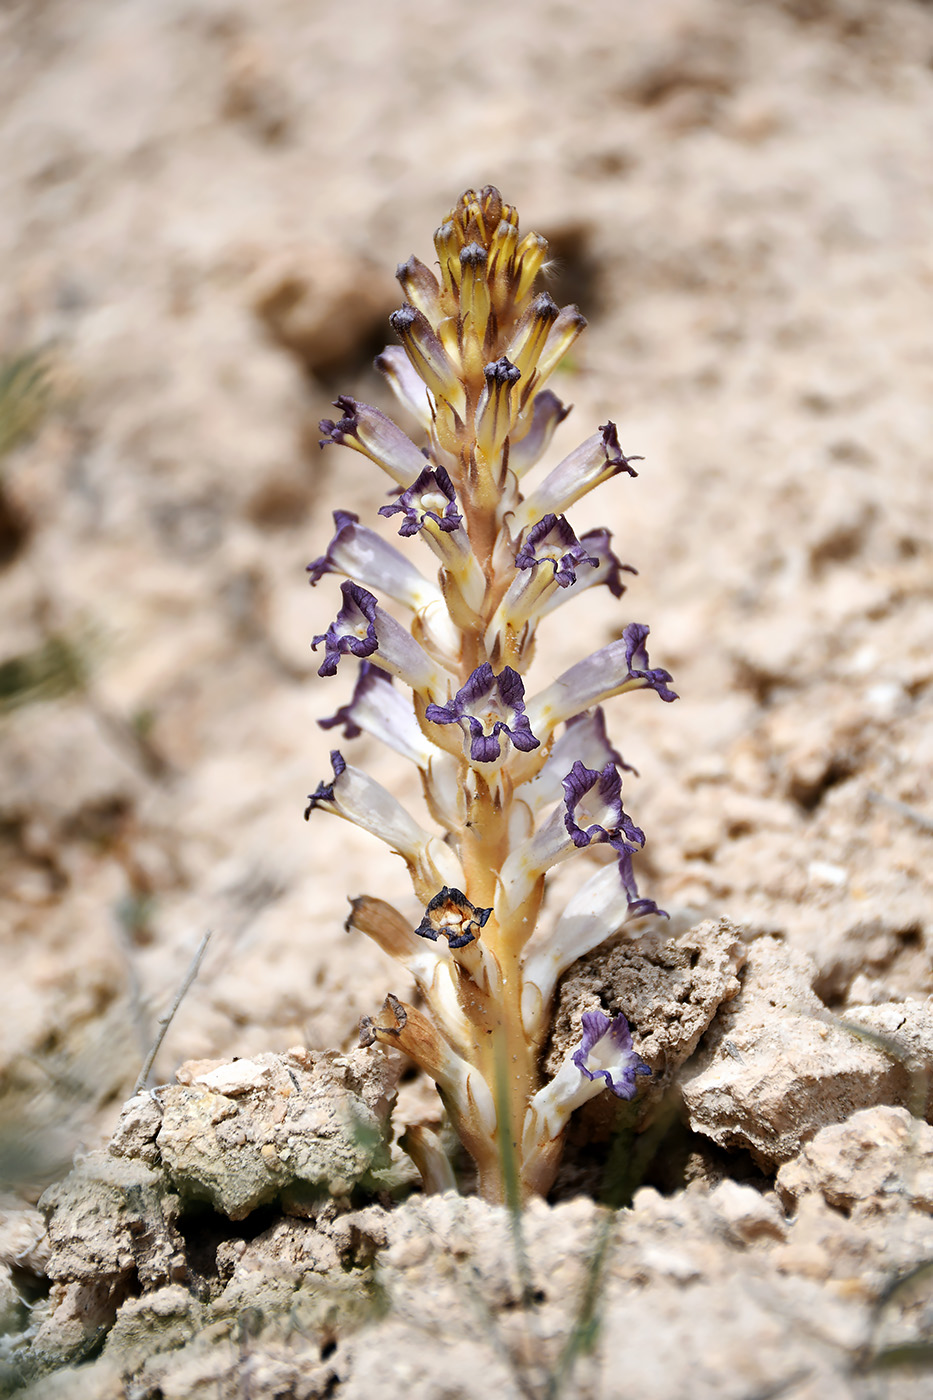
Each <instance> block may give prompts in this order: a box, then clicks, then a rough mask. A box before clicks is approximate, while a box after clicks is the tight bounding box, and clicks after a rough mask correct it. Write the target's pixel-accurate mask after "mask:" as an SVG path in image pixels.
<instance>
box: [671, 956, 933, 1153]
mask: <svg viewBox="0 0 933 1400" xmlns="http://www.w3.org/2000/svg"><path fill="white" fill-rule="evenodd" d="M813 976H814V967H813V964H812V963H811V962H810V960H809V959H808V958H806V957H804V956H803V955H802V954H799V953H795V952H792V951H791V950H790V949H788V948H787V947H786V946H785V945H784V944H783V943H781V942H780V941H779V940H778V939H776V938H771V937H766V938H761V939H758V940H757V941H756V942H753V943H752V944H751V945H750V946H749V949H748V962H747V965H746V968H745V972H744V975H743V979H742V990H741V992H740V993H739V995H738V996H736V997H735V999H734V1000H733V1001H731V1002H730V1003H729V1004H728V1005H727V1006H725V1007H724V1008H723V1009H722V1010H721V1011H720V1013H719V1015H718V1016H717V1018H716V1022H715V1024H714V1025H713V1026H712V1027H711V1029H710V1031H709V1032H708V1034H707V1035H706V1037H705V1039H704V1043H703V1046H702V1048H701V1050H700V1053H699V1054H698V1056H697V1058H696V1060H695V1061H694V1063H693V1064H691V1065H690V1066H688V1068H687V1070H686V1071H685V1073H684V1075H683V1077H682V1081H681V1082H682V1088H683V1095H684V1102H685V1105H686V1108H687V1113H688V1115H689V1121H690V1125H691V1127H692V1128H693V1129H694V1131H696V1132H700V1133H704V1134H705V1135H707V1136H708V1137H710V1138H712V1139H713V1141H714V1142H717V1143H719V1144H720V1145H721V1146H724V1147H745V1148H748V1149H749V1150H750V1151H751V1152H752V1153H753V1155H754V1156H755V1157H756V1158H757V1160H758V1161H760V1162H761V1163H762V1164H764V1165H765V1166H771V1165H774V1164H778V1163H781V1162H785V1161H787V1160H788V1159H789V1158H791V1157H793V1156H794V1154H795V1153H796V1152H797V1151H798V1150H799V1148H800V1145H801V1143H803V1142H805V1141H806V1140H807V1139H808V1138H810V1137H812V1136H813V1134H814V1133H816V1132H817V1131H818V1130H819V1129H820V1128H822V1127H825V1126H826V1125H828V1124H831V1123H838V1122H842V1121H843V1120H844V1119H845V1118H847V1117H848V1116H849V1115H850V1114H851V1113H852V1112H854V1111H855V1110H857V1109H860V1108H865V1107H868V1106H869V1105H871V1104H877V1103H885V1102H887V1103H891V1102H894V1103H905V1102H908V1101H909V1100H910V1099H911V1097H912V1095H913V1091H914V1082H915V1078H916V1068H917V1066H918V1065H923V1064H926V1065H929V1064H930V1062H931V1058H933V1057H931V1051H930V1049H929V1048H928V1047H929V1046H930V1045H931V1038H930V1036H929V1032H928V1029H927V1027H928V1023H929V1012H928V1011H927V1009H926V1008H922V1007H920V1006H919V1005H916V1008H915V1010H913V1011H912V1010H911V1008H910V1006H909V1005H907V1004H898V1005H897V1007H896V1010H895V1012H894V1013H890V1014H889V1013H888V1011H887V1010H886V1008H884V1007H868V1008H862V1009H860V1010H857V1011H855V1010H853V1011H850V1012H848V1013H847V1018H848V1020H850V1021H851V1022H852V1023H853V1029H847V1028H846V1026H845V1024H844V1023H843V1022H840V1021H838V1020H837V1019H836V1018H834V1017H833V1016H831V1015H830V1013H829V1012H828V1011H827V1010H826V1008H825V1007H824V1006H823V1004H822V1002H821V1001H820V1000H819V998H818V997H817V996H816V994H815V992H814V991H813V990H812V979H813ZM892 1016H893V1018H894V1019H895V1020H896V1023H897V1026H898V1027H899V1030H898V1032H897V1034H898V1035H899V1036H900V1037H901V1038H902V1040H903V1041H904V1044H905V1045H909V1046H910V1047H911V1049H910V1052H909V1053H908V1052H907V1051H905V1054H904V1055H903V1056H902V1057H901V1058H900V1059H898V1058H895V1056H894V1055H893V1054H892V1053H890V1052H889V1051H886V1050H885V1049H881V1048H879V1042H878V1039H877V1036H873V1035H872V1028H873V1027H875V1026H877V1027H878V1028H879V1030H880V1028H882V1027H887V1026H888V1025H889V1022H891V1024H892V1026H893V1021H892V1019H891V1018H892ZM856 1022H858V1024H859V1025H863V1026H864V1027H865V1028H866V1032H867V1033H866V1034H859V1033H858V1032H857V1030H856V1029H855V1023H856ZM911 1026H912V1027H913V1029H912V1030H908V1029H905V1028H907V1027H911ZM886 1044H887V1042H886ZM904 1059H907V1060H909V1062H910V1064H909V1065H905V1063H904V1062H903V1061H904ZM927 1092H928V1089H927Z"/></svg>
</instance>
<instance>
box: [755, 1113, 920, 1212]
mask: <svg viewBox="0 0 933 1400" xmlns="http://www.w3.org/2000/svg"><path fill="white" fill-rule="evenodd" d="M777 1190H778V1194H779V1195H780V1197H781V1200H782V1201H783V1202H784V1204H785V1205H786V1206H787V1208H788V1209H791V1208H793V1207H794V1206H795V1205H796V1204H797V1203H799V1202H800V1200H801V1198H802V1197H805V1196H808V1195H812V1194H814V1193H816V1194H818V1195H820V1196H821V1197H822V1198H823V1199H824V1200H825V1201H826V1202H827V1203H828V1204H829V1205H831V1206H835V1207H837V1208H838V1209H840V1210H844V1211H853V1210H858V1211H860V1212H861V1213H864V1212H866V1211H868V1212H877V1211H885V1210H890V1209H892V1208H895V1209H903V1208H905V1207H907V1206H913V1207H916V1208H917V1209H919V1210H923V1211H928V1212H931V1213H933V1128H931V1127H930V1125H929V1124H928V1123H924V1122H923V1121H921V1120H920V1119H917V1118H912V1117H911V1116H910V1114H909V1113H908V1112H907V1110H906V1109H904V1108H891V1107H889V1106H888V1105H878V1106H877V1107H875V1108H866V1109H862V1111H861V1112H859V1113H854V1114H853V1115H852V1117H851V1118H850V1119H848V1121H847V1122H845V1123H838V1124H836V1125H834V1126H833V1127H830V1128H823V1129H822V1130H821V1131H820V1132H819V1133H817V1135H816V1137H815V1138H813V1140H812V1141H811V1142H809V1143H807V1145H806V1146H805V1147H804V1148H803V1150H802V1151H801V1153H800V1154H799V1156H797V1157H795V1158H794V1159H793V1161H791V1162H786V1163H785V1164H784V1166H782V1167H781V1169H780V1170H779V1172H778V1174H777Z"/></svg>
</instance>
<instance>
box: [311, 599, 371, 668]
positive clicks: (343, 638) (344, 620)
mask: <svg viewBox="0 0 933 1400" xmlns="http://www.w3.org/2000/svg"><path fill="white" fill-rule="evenodd" d="M340 591H341V593H342V594H343V607H342V608H341V609H340V611H339V612H338V614H337V617H336V619H335V620H334V621H333V622H332V623H331V624H330V626H329V627H328V629H327V631H326V632H321V633H320V634H319V635H318V636H316V637H315V638H314V640H313V642H312V643H311V647H312V650H314V651H317V649H318V647H319V646H320V644H321V642H323V643H324V660H323V661H322V663H321V665H320V667H319V668H318V675H319V676H333V675H336V673H337V666H338V665H339V662H340V658H341V656H345V655H347V653H349V654H350V655H352V656H359V657H361V658H363V657H367V656H372V654H373V652H374V651H375V650H376V648H377V647H378V645H379V640H378V638H377V636H376V608H377V607H378V603H377V601H376V598H375V597H374V595H373V594H372V593H370V592H368V591H367V590H366V589H365V588H361V587H360V585H359V584H358V583H352V582H350V581H349V580H348V581H347V582H346V583H342V584H341V585H340Z"/></svg>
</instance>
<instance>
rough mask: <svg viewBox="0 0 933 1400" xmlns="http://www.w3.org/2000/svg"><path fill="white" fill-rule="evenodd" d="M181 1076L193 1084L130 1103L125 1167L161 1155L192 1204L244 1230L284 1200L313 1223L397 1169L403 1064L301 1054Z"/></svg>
mask: <svg viewBox="0 0 933 1400" xmlns="http://www.w3.org/2000/svg"><path fill="white" fill-rule="evenodd" d="M183 1071H184V1072H183V1079H184V1080H185V1081H186V1082H183V1083H181V1084H169V1085H164V1086H163V1087H162V1088H160V1089H158V1090H156V1091H154V1094H153V1095H149V1096H147V1095H139V1096H137V1098H135V1099H132V1100H130V1102H129V1104H127V1106H126V1108H125V1109H124V1114H123V1116H122V1117H121V1121H120V1124H119V1125H118V1127H117V1132H116V1134H115V1136H114V1140H113V1143H112V1145H111V1151H112V1152H115V1153H119V1154H121V1155H122V1156H125V1157H134V1156H135V1157H140V1158H141V1159H143V1160H146V1161H153V1160H154V1157H153V1154H155V1160H157V1161H158V1163H159V1164H161V1166H162V1167H164V1169H165V1170H166V1172H167V1173H168V1176H169V1179H170V1180H171V1181H172V1182H173V1184H174V1186H175V1189H176V1190H177V1191H178V1192H179V1194H180V1195H181V1196H182V1197H183V1198H186V1199H187V1198H192V1199H197V1200H206V1201H210V1202H211V1204H212V1205H213V1206H214V1207H215V1209H217V1210H219V1211H220V1212H222V1213H223V1214H224V1215H227V1216H229V1217H230V1218H231V1219H233V1220H242V1219H244V1218H245V1217H246V1216H247V1215H248V1214H249V1213H250V1211H252V1210H254V1209H255V1208H256V1206H258V1205H261V1204H264V1203H265V1202H268V1201H271V1200H273V1199H275V1198H276V1197H278V1196H282V1195H284V1197H285V1198H286V1201H287V1206H288V1209H289V1210H291V1211H293V1212H295V1213H298V1214H303V1213H305V1212H306V1211H307V1210H308V1209H309V1208H310V1207H311V1205H312V1204H313V1203H314V1201H315V1200H316V1198H317V1197H318V1196H320V1195H321V1194H324V1195H325V1196H326V1195H328V1194H329V1195H332V1196H344V1195H347V1194H348V1193H349V1192H350V1191H351V1190H352V1187H353V1185H354V1183H356V1182H358V1181H360V1180H361V1179H365V1180H366V1181H368V1182H369V1183H370V1184H371V1185H375V1183H376V1182H377V1181H378V1180H379V1174H380V1173H384V1172H385V1171H387V1169H388V1168H389V1165H390V1161H389V1154H388V1149H387V1147H386V1126H387V1121H388V1115H389V1112H390V1109H391V1104H392V1099H393V1096H394V1087H395V1080H396V1077H397V1061H396V1060H395V1059H394V1058H393V1057H389V1056H386V1055H383V1054H381V1053H376V1054H371V1053H368V1052H364V1051H360V1050H356V1051H353V1052H351V1053H350V1054H349V1055H346V1056H338V1055H334V1054H329V1053H328V1054H325V1053H313V1052H310V1051H305V1050H300V1051H296V1052H291V1053H289V1054H288V1055H274V1054H260V1055H257V1056H255V1057H253V1058H252V1059H248V1060H235V1061H233V1062H232V1063H229V1064H222V1065H217V1066H212V1067H210V1068H207V1067H203V1066H202V1067H194V1066H192V1067H188V1068H187V1069H185V1067H183ZM150 1105H152V1107H150ZM153 1110H154V1111H153Z"/></svg>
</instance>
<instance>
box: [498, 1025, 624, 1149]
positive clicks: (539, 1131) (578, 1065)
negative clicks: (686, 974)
mask: <svg viewBox="0 0 933 1400" xmlns="http://www.w3.org/2000/svg"><path fill="white" fill-rule="evenodd" d="M581 1019H582V1022H583V1038H582V1040H581V1041H580V1044H579V1045H578V1046H577V1047H576V1048H575V1049H574V1050H572V1051H571V1052H570V1054H569V1055H568V1056H567V1058H566V1059H565V1060H564V1063H563V1064H562V1065H561V1067H560V1069H559V1070H558V1071H557V1073H556V1074H555V1076H554V1078H553V1079H552V1080H551V1082H550V1084H546V1085H545V1086H544V1088H543V1089H539V1090H538V1092H537V1093H536V1094H535V1096H534V1098H533V1099H532V1100H531V1103H530V1104H529V1106H528V1112H527V1114H526V1115H525V1129H524V1135H523V1142H522V1150H523V1152H524V1155H525V1156H526V1158H529V1159H531V1158H532V1157H533V1156H534V1154H535V1153H536V1152H538V1151H541V1150H542V1149H543V1148H545V1147H546V1146H547V1144H548V1143H549V1142H551V1141H553V1139H554V1138H556V1137H559V1136H560V1134H561V1133H562V1132H563V1131H564V1128H565V1127H566V1125H567V1119H568V1118H569V1117H570V1115H571V1113H573V1111H574V1109H576V1108H580V1107H581V1105H582V1104H585V1103H586V1102H587V1101H588V1100H589V1099H592V1098H595V1096H596V1095H597V1094H599V1093H601V1092H602V1090H603V1089H611V1091H612V1093H613V1094H615V1096H616V1098H619V1099H632V1098H634V1097H635V1091H636V1089H637V1087H638V1082H637V1077H638V1075H641V1074H650V1073H651V1069H650V1068H649V1066H648V1065H646V1064H645V1062H644V1060H643V1059H642V1058H641V1056H640V1055H637V1054H636V1053H635V1051H634V1050H633V1049H632V1035H631V1032H630V1031H629V1028H628V1022H627V1021H626V1019H625V1017H624V1016H623V1015H622V1013H621V1012H620V1013H619V1015H618V1016H616V1017H615V1019H614V1020H610V1019H609V1017H608V1016H604V1015H603V1013H602V1012H601V1011H584V1013H583V1016H582V1018H581Z"/></svg>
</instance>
